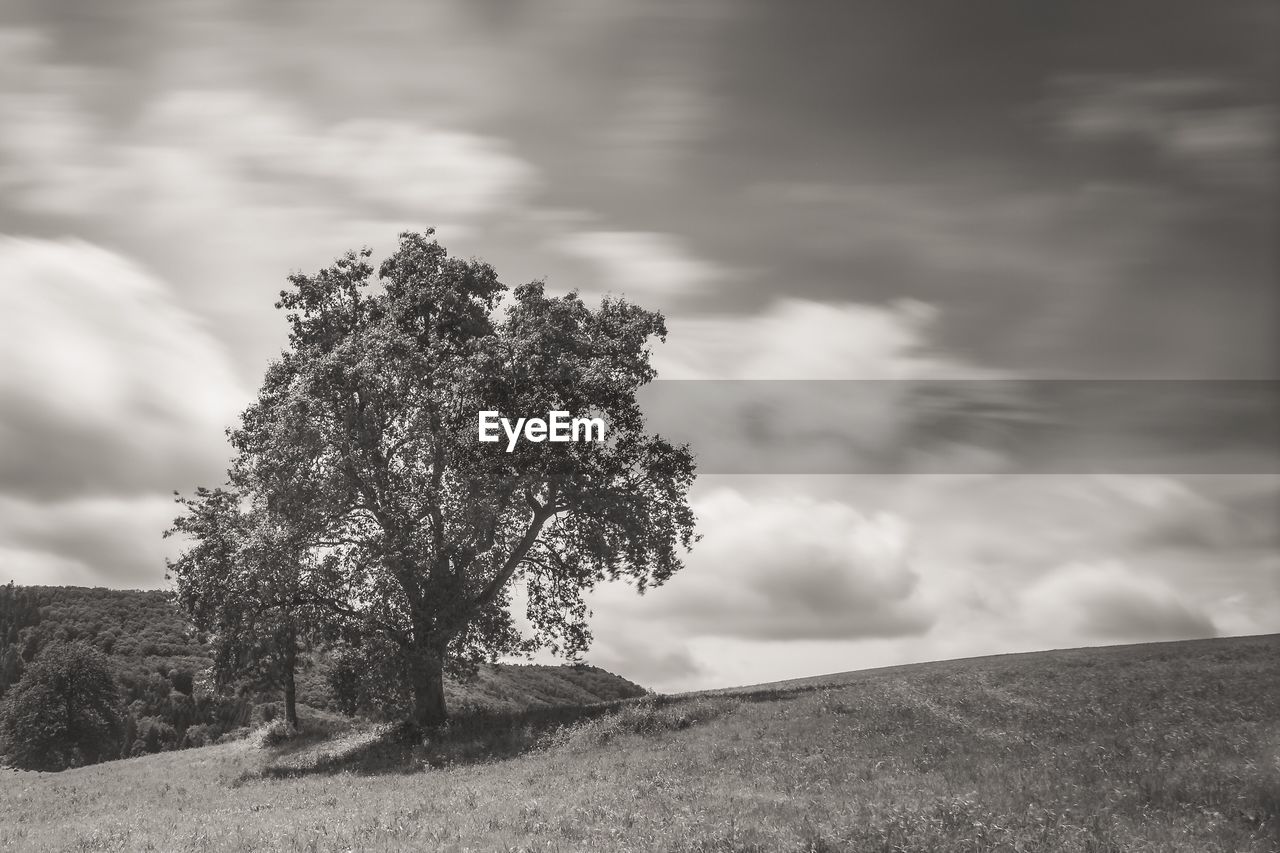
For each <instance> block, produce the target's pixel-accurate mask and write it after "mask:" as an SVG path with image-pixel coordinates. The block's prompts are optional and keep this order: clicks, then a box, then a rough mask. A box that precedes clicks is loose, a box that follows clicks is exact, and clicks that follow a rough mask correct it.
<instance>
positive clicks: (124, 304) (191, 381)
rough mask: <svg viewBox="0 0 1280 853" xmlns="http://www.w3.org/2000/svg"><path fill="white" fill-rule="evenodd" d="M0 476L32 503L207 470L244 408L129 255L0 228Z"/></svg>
mask: <svg viewBox="0 0 1280 853" xmlns="http://www.w3.org/2000/svg"><path fill="white" fill-rule="evenodd" d="M0 268H3V269H4V270H5V279H4V283H3V286H2V287H0V361H3V363H4V364H5V370H4V371H3V373H0V440H2V441H3V445H4V447H5V453H4V455H3V457H2V460H0V483H3V484H4V485H3V491H4V492H6V493H8V494H10V495H21V496H26V497H31V498H36V499H41V500H49V499H60V498H67V497H81V496H85V495H93V494H105V493H112V494H121V495H124V494H137V493H139V492H146V491H161V492H166V491H168V490H171V489H173V488H175V487H186V486H188V485H189V484H190V483H192V482H193V480H194V479H197V478H199V479H206V478H209V477H217V476H218V475H219V471H220V468H221V467H222V460H221V457H222V455H223V454H222V453H221V451H222V449H223V447H224V445H223V442H222V440H221V433H222V430H223V429H224V428H225V427H227V426H229V425H231V423H232V422H233V420H234V418H235V415H236V412H237V411H238V410H239V409H240V408H242V407H243V405H244V404H245V403H247V401H248V399H247V395H246V392H245V390H244V389H243V388H242V387H241V386H240V385H239V384H238V383H237V382H236V380H235V378H234V377H233V375H232V371H231V369H230V366H229V363H228V359H227V356H226V353H225V351H224V350H223V348H222V346H221V345H220V344H219V343H218V342H217V341H215V339H214V338H213V337H212V336H211V335H210V334H209V333H208V332H207V331H206V330H205V328H204V327H203V326H202V324H201V323H200V322H199V321H197V320H196V319H195V318H194V317H192V316H191V315H190V314H188V313H187V312H186V311H185V310H183V309H182V308H181V307H179V306H178V305H177V304H176V303H175V301H174V299H173V295H172V293H171V292H170V290H169V289H168V287H167V286H166V285H164V284H163V283H162V282H160V281H159V280H157V279H156V278H154V277H153V276H151V275H150V274H149V273H147V271H146V270H144V269H142V268H141V267H140V266H138V265H137V264H136V263H134V262H132V261H130V260H129V259H127V258H124V257H122V256H120V255H118V254H115V253H113V252H111V251H108V250H107V249H104V248H101V247H98V246H94V245H91V244H88V243H84V242H81V241H76V240H34V239H17V238H11V237H0Z"/></svg>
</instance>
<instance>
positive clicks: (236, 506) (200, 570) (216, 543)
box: [166, 488, 322, 728]
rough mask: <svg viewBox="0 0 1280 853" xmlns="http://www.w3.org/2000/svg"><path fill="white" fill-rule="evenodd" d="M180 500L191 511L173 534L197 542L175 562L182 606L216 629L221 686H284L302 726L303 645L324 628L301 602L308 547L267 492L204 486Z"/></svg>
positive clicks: (288, 707) (288, 712) (291, 713)
mask: <svg viewBox="0 0 1280 853" xmlns="http://www.w3.org/2000/svg"><path fill="white" fill-rule="evenodd" d="M178 503H180V504H181V505H182V506H183V507H184V508H185V509H186V513H185V514H184V515H182V516H180V517H179V518H177V519H176V520H175V521H174V527H173V529H172V530H170V531H168V533H166V535H171V534H174V533H179V534H184V535H186V536H188V537H190V538H192V539H193V540H195V544H194V545H193V546H192V547H191V548H189V549H187V550H186V551H185V552H184V553H183V554H182V556H181V557H180V558H179V559H178V560H177V561H174V562H171V563H170V564H169V577H170V578H173V579H175V580H176V582H177V597H178V603H179V605H180V606H181V607H182V608H183V609H184V610H186V611H187V612H188V613H189V614H191V616H192V618H193V620H194V621H195V623H196V626H197V627H198V628H200V629H202V630H207V631H210V632H211V634H212V637H211V641H212V645H213V664H214V666H213V669H214V675H215V679H216V681H217V683H218V685H219V687H224V688H225V687H227V686H230V685H232V684H235V683H239V684H241V685H242V686H244V687H246V688H248V689H251V690H252V689H262V688H264V687H278V688H279V689H280V690H281V691H282V692H283V693H284V703H285V717H286V719H287V721H288V723H289V725H291V726H293V727H295V728H296V727H297V725H298V709H297V689H296V686H295V674H296V671H297V666H298V660H299V651H300V645H301V643H302V642H303V641H304V639H305V638H306V637H308V636H316V635H318V634H319V633H320V626H321V623H320V622H319V621H318V618H317V617H318V616H319V615H322V614H316V613H314V612H313V611H314V608H309V607H307V606H306V605H305V604H303V603H302V602H301V592H300V591H301V589H302V588H303V587H304V585H306V584H307V583H308V581H309V577H308V572H307V561H308V559H309V557H310V554H309V552H308V551H307V550H306V549H304V548H302V547H299V546H297V545H296V544H295V543H294V542H293V539H292V537H291V532H290V531H289V530H288V528H287V527H286V526H285V519H284V518H283V517H282V516H280V515H278V514H273V513H271V512H270V511H269V509H268V508H267V506H266V503H265V501H264V500H263V498H262V495H261V493H258V494H253V493H249V494H247V495H246V494H245V493H244V492H241V491H236V490H229V489H205V488H201V489H198V490H197V491H196V494H195V496H194V497H191V498H183V497H179V498H178Z"/></svg>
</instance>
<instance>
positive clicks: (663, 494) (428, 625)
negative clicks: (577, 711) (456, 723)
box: [230, 230, 695, 730]
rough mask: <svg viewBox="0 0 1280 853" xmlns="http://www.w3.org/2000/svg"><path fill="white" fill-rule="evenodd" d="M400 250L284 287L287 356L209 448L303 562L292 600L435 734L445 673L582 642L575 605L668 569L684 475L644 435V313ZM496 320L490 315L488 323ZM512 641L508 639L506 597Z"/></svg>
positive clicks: (679, 542) (567, 651)
mask: <svg viewBox="0 0 1280 853" xmlns="http://www.w3.org/2000/svg"><path fill="white" fill-rule="evenodd" d="M432 233H433V232H432V231H430V230H428V231H427V232H426V233H423V234H410V233H406V234H402V235H401V238H400V244H399V247H398V249H397V251H396V252H395V253H394V254H392V255H391V256H390V257H388V258H387V259H386V260H384V261H383V262H382V264H381V265H380V267H379V268H378V270H377V286H371V285H374V284H375V283H374V280H373V279H374V269H373V267H372V266H371V264H370V263H369V262H368V258H369V257H370V255H371V252H370V250H368V249H364V250H362V251H360V252H348V253H347V254H345V255H344V256H342V257H341V258H339V259H338V260H337V261H336V262H335V263H334V265H333V266H331V267H329V268H327V269H325V270H322V271H321V272H320V273H318V274H316V275H303V274H297V275H293V276H291V277H290V282H291V283H292V285H293V287H292V289H290V290H286V291H284V292H282V293H281V298H280V301H279V302H278V303H277V307H278V308H283V309H284V310H286V311H287V312H288V322H289V326H290V335H289V345H288V348H287V349H286V350H285V351H284V352H283V353H282V355H281V357H280V358H279V359H278V360H276V361H275V362H273V363H272V364H271V365H270V367H269V368H268V370H267V372H266V376H265V378H264V380H263V383H262V386H261V389H260V391H259V394H258V398H257V400H256V401H255V402H254V404H253V405H251V406H250V407H249V408H248V409H247V410H246V411H245V412H244V413H243V416H242V420H241V425H240V427H239V428H238V429H236V430H234V431H232V432H231V435H230V438H231V444H232V446H233V448H234V449H235V451H236V453H237V457H236V460H235V463H234V464H233V467H232V470H231V481H232V483H233V484H238V486H239V487H240V488H244V489H247V490H248V491H251V492H253V493H256V494H261V495H264V496H265V499H266V501H267V502H268V504H269V508H270V511H271V512H272V513H273V514H276V515H278V516H279V517H281V518H284V519H287V522H284V523H283V527H284V528H286V529H288V530H289V531H290V540H291V541H292V542H293V543H294V544H295V545H299V546H304V547H302V550H304V551H305V552H306V555H307V559H306V560H305V561H304V563H305V565H306V566H307V569H306V575H307V577H306V582H305V583H299V584H297V587H296V595H295V596H294V598H293V601H294V602H295V603H296V604H298V605H305V606H308V607H313V608H315V609H316V610H317V611H319V612H323V613H325V614H326V616H327V618H328V619H330V620H333V621H334V623H335V624H341V625H342V627H343V629H344V630H345V631H347V632H348V633H349V634H350V635H351V636H354V637H357V638H361V637H363V638H369V639H371V640H376V641H377V642H379V643H383V644H385V645H387V646H388V647H390V648H392V649H395V650H396V652H397V657H398V661H399V665H400V667H401V671H402V672H403V675H404V678H405V679H406V682H407V684H408V686H409V694H410V696H411V698H412V702H411V711H410V712H409V715H408V716H409V720H408V721H407V722H409V723H410V724H411V728H412V729H413V730H421V729H423V728H427V727H432V726H435V725H438V724H440V723H442V722H443V721H444V720H445V719H446V717H447V711H446V708H445V703H444V690H443V678H444V671H445V668H446V667H448V668H451V669H459V670H463V671H465V670H466V669H468V668H470V667H473V666H474V665H475V664H476V663H477V662H478V661H481V660H492V659H494V658H496V657H497V656H498V655H501V654H509V653H516V652H528V651H530V650H532V649H533V648H536V647H539V646H541V647H547V648H550V649H551V650H552V651H554V652H559V653H562V654H564V655H566V656H568V657H570V658H572V657H575V656H577V655H578V654H580V653H581V652H582V651H584V650H585V649H586V648H587V646H588V644H589V642H590V633H589V631H588V629H587V624H586V619H587V616H588V613H587V608H586V605H585V603H584V600H583V594H584V593H585V592H586V591H587V590H589V589H591V588H592V587H594V586H595V585H596V584H597V583H599V582H601V581H604V580H606V579H625V580H627V581H629V582H631V583H633V584H634V585H635V586H636V588H637V589H638V591H640V592H641V593H643V592H644V591H645V589H646V588H648V587H650V586H656V585H658V584H661V583H663V582H664V581H666V580H667V579H668V578H670V577H671V575H672V574H673V573H675V572H676V571H678V570H679V569H680V568H681V567H682V559H681V554H682V552H683V551H684V550H687V549H688V548H689V547H691V545H692V543H693V541H694V539H695V537H694V533H693V528H694V517H693V514H692V511H691V510H690V508H689V503H688V491H689V488H690V487H691V485H692V483H693V479H694V464H693V459H692V455H691V454H690V452H689V450H688V448H687V447H685V446H674V445H672V444H671V443H669V442H668V441H666V440H665V439H663V438H661V437H660V436H657V435H650V434H647V433H646V432H645V428H644V418H643V416H642V414H641V412H640V409H639V407H638V405H637V403H636V390H637V389H638V388H639V387H640V386H642V385H644V384H645V383H647V382H649V381H651V380H652V379H653V378H654V375H655V372H654V369H653V367H652V366H651V364H650V349H649V345H650V341H651V339H653V338H657V339H659V340H665V337H666V326H665V321H664V320H663V317H662V315H661V314H659V313H656V312H653V311H647V310H644V309H642V308H640V307H638V306H636V305H633V304H631V303H629V302H627V301H626V300H624V299H613V298H606V299H605V300H604V301H603V302H602V303H601V304H600V306H599V307H598V308H595V309H592V308H589V307H587V305H585V304H584V303H583V301H582V300H581V299H580V298H579V297H578V295H577V293H576V292H575V293H571V294H569V295H567V296H563V297H550V296H547V295H546V293H545V290H544V287H543V284H542V283H541V282H533V283H530V284H525V285H521V286H519V287H516V288H515V289H514V290H513V291H508V289H507V288H506V286H505V285H503V284H502V283H500V282H499V280H498V278H497V275H496V273H495V272H494V270H493V268H492V267H490V266H489V265H488V264H486V263H484V262H482V261H478V260H467V261H463V260H460V259H457V258H452V257H450V256H449V255H448V253H447V252H446V251H445V249H444V248H443V247H442V246H441V245H440V244H439V243H438V242H437V241H436V240H434V239H433V238H432V236H431V235H432ZM504 300H505V301H506V305H505V309H504V310H503V311H500V307H501V303H502V302H503V301H504ZM482 410H492V411H497V412H499V413H500V414H501V415H502V416H504V417H508V418H511V419H512V420H514V419H515V418H519V417H525V416H538V417H546V416H547V413H549V412H553V411H565V412H570V413H572V414H573V415H574V416H582V417H587V416H591V417H601V418H603V419H604V421H605V422H606V423H607V425H608V427H607V430H608V431H607V436H606V440H604V441H599V442H597V441H590V442H586V441H579V442H563V443H551V442H534V441H526V442H522V443H519V444H518V445H517V446H516V447H515V448H514V449H512V450H511V451H510V452H508V449H507V447H506V446H505V442H500V443H482V442H480V441H478V414H479V412H480V411H482ZM513 585H519V586H520V587H521V591H522V592H523V595H524V598H525V600H526V602H527V605H526V612H527V616H528V620H529V623H530V625H531V626H532V636H530V637H522V636H521V635H520V633H519V632H518V631H517V630H516V627H515V624H514V622H513V619H512V614H511V605H512V588H513Z"/></svg>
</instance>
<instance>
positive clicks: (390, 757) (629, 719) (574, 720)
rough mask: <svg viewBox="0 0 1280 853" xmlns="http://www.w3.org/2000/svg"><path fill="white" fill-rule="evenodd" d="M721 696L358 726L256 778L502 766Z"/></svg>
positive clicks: (673, 722)
mask: <svg viewBox="0 0 1280 853" xmlns="http://www.w3.org/2000/svg"><path fill="white" fill-rule="evenodd" d="M733 704H734V702H733V700H730V699H728V698H724V697H715V698H708V697H700V696H645V697H641V698H639V699H618V700H613V701H609V702H599V703H595V704H591V705H562V706H552V707H540V708H529V709H525V710H520V711H480V710H474V711H467V712H463V713H460V714H459V715H458V716H456V717H454V718H452V719H451V720H450V721H449V723H448V724H447V725H445V726H442V727H441V728H439V729H436V730H434V731H432V732H430V733H429V734H427V735H426V736H425V737H413V738H407V737H406V731H405V729H404V728H403V727H400V726H396V725H392V724H381V725H376V726H372V727H353V728H352V729H351V730H350V731H349V732H347V733H346V734H343V735H341V736H338V737H334V738H330V739H327V740H323V741H320V742H310V743H306V744H304V745H302V746H300V747H292V746H289V745H287V744H286V745H282V746H280V747H270V749H271V750H272V753H271V757H270V759H269V760H268V761H267V763H266V764H265V765H264V766H263V767H262V768H261V769H259V770H256V771H250V772H246V773H245V774H243V776H242V777H241V778H240V779H239V780H237V783H243V782H247V781H251V780H253V779H289V778H297V777H301V776H313V775H332V774H336V773H354V774H357V775H388V774H396V773H418V772H421V771H423V770H426V769H429V768H436V769H443V768H448V767H458V766H466V765H471V764H483V763H487V762H493V761H504V760H507V759H510V758H515V757H517V756H520V755H524V754H526V753H529V752H532V751H535V750H539V749H547V748H551V747H556V746H563V747H567V748H570V749H582V748H590V747H593V746H597V745H601V744H604V743H606V742H608V741H609V740H612V739H613V738H615V737H617V736H619V735H623V734H655V733H658V732H663V731H675V730H679V729H684V728H688V727H689V726H692V725H695V724H697V723H700V722H703V721H705V720H708V719H712V718H714V717H717V716H720V715H721V714H723V713H725V712H726V711H727V710H729V709H730V708H731V707H732V706H733Z"/></svg>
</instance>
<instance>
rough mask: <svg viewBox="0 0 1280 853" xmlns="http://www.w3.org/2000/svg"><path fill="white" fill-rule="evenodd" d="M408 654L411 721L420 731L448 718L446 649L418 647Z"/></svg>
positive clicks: (426, 729)
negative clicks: (445, 677) (445, 688)
mask: <svg viewBox="0 0 1280 853" xmlns="http://www.w3.org/2000/svg"><path fill="white" fill-rule="evenodd" d="M409 655H410V657H409V682H410V686H411V687H412V689H413V708H412V710H411V711H410V715H409V725H410V726H411V727H412V728H413V729H414V730H416V732H417V733H425V732H427V731H429V730H431V729H434V728H436V727H437V726H440V725H443V724H444V722H445V721H446V720H447V719H448V718H449V714H448V712H447V711H446V710H445V707H444V651H443V650H442V649H432V648H421V647H419V648H416V649H411V650H410V652H409Z"/></svg>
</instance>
